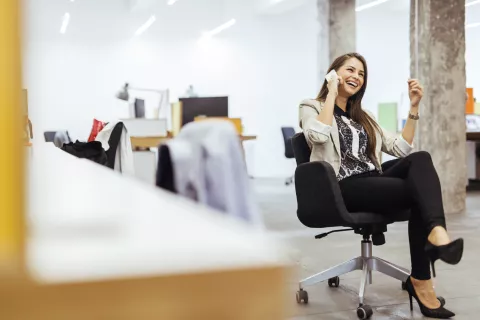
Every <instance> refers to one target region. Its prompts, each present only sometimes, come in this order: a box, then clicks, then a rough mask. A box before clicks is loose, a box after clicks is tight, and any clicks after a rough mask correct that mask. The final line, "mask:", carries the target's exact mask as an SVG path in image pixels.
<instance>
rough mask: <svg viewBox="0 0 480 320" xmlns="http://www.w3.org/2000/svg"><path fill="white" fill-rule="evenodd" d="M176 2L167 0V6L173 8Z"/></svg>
mask: <svg viewBox="0 0 480 320" xmlns="http://www.w3.org/2000/svg"><path fill="white" fill-rule="evenodd" d="M177 1H178V0H168V2H167V4H168V5H169V6H173V5H174V4H175V2H177Z"/></svg>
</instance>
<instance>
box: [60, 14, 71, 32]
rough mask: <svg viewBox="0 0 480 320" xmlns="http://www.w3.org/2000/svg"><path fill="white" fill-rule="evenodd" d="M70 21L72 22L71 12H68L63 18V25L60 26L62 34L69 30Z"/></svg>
mask: <svg viewBox="0 0 480 320" xmlns="http://www.w3.org/2000/svg"><path fill="white" fill-rule="evenodd" d="M69 23H70V13H68V12H66V13H65V14H64V15H63V18H62V26H61V27H60V33H61V34H65V32H67V27H68V24H69Z"/></svg>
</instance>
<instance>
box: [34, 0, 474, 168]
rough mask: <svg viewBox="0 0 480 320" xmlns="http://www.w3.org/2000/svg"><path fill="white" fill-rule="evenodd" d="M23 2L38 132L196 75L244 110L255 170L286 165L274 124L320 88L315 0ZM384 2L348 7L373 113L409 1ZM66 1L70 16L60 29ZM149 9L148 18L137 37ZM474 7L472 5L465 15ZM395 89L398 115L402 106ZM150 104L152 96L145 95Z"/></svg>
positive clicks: (396, 83) (101, 115)
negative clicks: (264, 9)
mask: <svg viewBox="0 0 480 320" xmlns="http://www.w3.org/2000/svg"><path fill="white" fill-rule="evenodd" d="M26 1H27V6H26V8H27V14H26V19H25V20H26V28H25V32H26V37H25V54H24V62H25V64H24V82H25V86H26V87H27V88H28V89H29V95H30V99H29V101H30V115H31V118H32V122H33V126H34V131H35V134H36V137H37V138H41V137H42V133H43V131H45V130H50V129H62V128H65V129H68V130H69V131H70V132H71V135H72V136H74V137H76V138H81V139H85V138H86V137H87V136H88V133H89V131H90V126H91V123H92V119H93V118H94V117H97V118H98V119H104V120H109V119H113V118H119V117H123V116H125V115H126V114H128V111H127V107H126V106H125V105H124V104H123V103H122V102H121V101H118V100H116V99H115V98H114V94H115V92H116V91H117V90H118V89H119V88H120V86H121V85H122V84H123V83H124V82H126V81H128V82H130V83H131V85H132V86H137V87H150V88H159V89H161V88H170V89H171V92H172V98H175V97H178V96H179V95H181V94H182V93H183V92H184V91H185V89H186V88H187V86H188V85H190V84H193V85H194V86H195V88H196V90H197V91H198V92H199V93H200V94H201V95H204V96H208V95H228V96H229V97H230V110H231V116H232V117H241V118H242V119H243V121H244V124H245V130H246V133H251V134H257V135H258V141H256V142H251V143H249V145H248V146H247V160H248V165H249V168H250V170H251V173H252V174H253V175H255V176H259V177H260V176H262V177H276V176H278V177H280V176H281V177H286V176H288V175H290V174H291V173H292V171H293V168H294V163H293V161H288V160H286V159H285V158H284V156H283V152H284V150H283V149H284V146H283V141H282V137H281V132H280V127H281V126H283V125H288V126H294V127H296V126H297V121H298V109H297V105H298V102H299V101H300V100H302V99H303V98H311V97H314V96H316V94H317V92H318V87H317V83H316V81H317V80H316V79H317V76H316V74H315V72H316V60H317V59H316V34H317V24H316V8H315V6H316V1H314V0H308V1H300V0H295V1H296V5H295V6H292V7H293V8H290V9H289V10H285V11H283V10H280V11H279V12H280V13H278V12H277V11H278V10H273V11H272V12H270V13H276V14H263V15H259V14H258V11H256V7H255V6H254V5H252V2H251V1H242V2H240V1H236V0H180V1H178V2H177V4H175V5H174V6H172V7H167V6H165V4H164V3H162V4H158V5H157V6H155V7H153V8H152V7H148V8H147V9H145V8H142V7H141V6H140V7H139V8H136V9H135V10H134V11H130V10H129V8H128V6H127V3H128V1H119V0H102V1H98V0H82V1H75V2H73V3H71V2H69V1H65V0H26ZM252 1H253V0H252ZM284 1H286V0H284ZM253 2H254V1H253ZM391 3H392V4H393V1H392V2H391ZM388 4H389V2H387V3H386V4H384V5H382V6H378V7H376V8H373V9H370V10H366V11H363V12H360V13H358V15H357V39H358V40H357V46H358V51H359V52H360V53H362V54H363V55H364V56H365V57H366V59H367V62H368V64H369V71H370V77H369V84H368V90H367V94H366V96H365V100H364V106H365V107H366V108H367V109H370V110H372V111H373V112H374V113H376V110H377V105H378V103H379V102H383V101H396V102H399V103H400V100H401V95H402V93H404V94H406V87H407V86H406V81H407V79H408V77H409V75H410V72H409V70H410V67H409V31H408V30H409V15H408V7H405V8H407V9H405V8H404V7H402V6H400V8H404V9H401V10H399V9H398V8H397V7H395V6H394V9H392V8H390V7H389V6H388ZM478 7H480V6H478ZM472 8H473V7H472ZM478 9H479V10H480V8H478ZM402 10H403V11H402ZM475 10H477V9H475ZM66 11H69V12H70V13H71V23H70V26H69V28H68V30H67V33H66V34H65V35H60V34H59V32H58V30H59V28H60V24H61V17H62V15H63V13H64V12H66ZM479 13H480V12H479ZM151 14H156V15H157V22H156V23H155V24H154V25H153V26H152V27H151V28H150V29H149V30H148V31H147V32H146V33H145V34H144V35H142V36H141V37H138V38H134V37H133V34H134V32H135V30H136V29H137V28H138V27H139V26H140V25H141V24H142V23H143V22H144V21H146V19H147V18H148V17H149V16H150V15H151ZM477 16H478V17H479V18H480V15H478V14H476V13H474V12H473V13H472V11H470V12H469V14H468V15H467V20H469V19H470V20H472V19H475V18H476V17H477ZM231 18H236V19H237V24H236V25H235V26H234V27H232V28H231V29H228V30H226V31H225V32H224V33H222V34H220V35H219V36H218V37H216V38H215V39H214V41H212V42H211V43H209V44H206V45H205V44H204V45H200V44H199V43H198V39H199V36H200V33H201V31H202V30H209V29H212V28H214V27H216V26H218V25H219V24H221V23H222V22H225V21H227V20H229V19H231ZM479 20H480V19H479ZM471 22H474V21H471ZM479 33H480V28H476V29H469V30H468V31H467V81H468V83H467V84H468V85H469V86H474V87H475V88H478V89H477V97H478V95H479V94H478V92H480V75H479V73H478V72H475V71H474V70H480V65H479V64H480V62H479V59H477V57H479V56H480V44H479V42H480V41H478V39H479ZM404 98H405V99H404V102H405V103H406V104H404V105H403V107H401V108H400V110H399V116H400V117H404V116H405V114H407V112H408V100H407V99H406V96H405V97H404ZM147 103H149V104H150V105H151V104H155V103H156V100H155V98H154V97H152V96H150V97H148V100H147Z"/></svg>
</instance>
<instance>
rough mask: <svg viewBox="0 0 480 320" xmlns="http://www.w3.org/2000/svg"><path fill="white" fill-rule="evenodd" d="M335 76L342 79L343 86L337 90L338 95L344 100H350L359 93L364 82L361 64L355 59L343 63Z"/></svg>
mask: <svg viewBox="0 0 480 320" xmlns="http://www.w3.org/2000/svg"><path fill="white" fill-rule="evenodd" d="M337 74H338V75H339V76H340V77H342V79H343V85H340V87H339V88H338V95H339V96H342V97H345V98H350V97H351V96H353V95H354V94H356V93H357V92H358V91H360V89H361V88H362V87H363V84H364V82H365V79H364V77H365V70H364V67H363V63H362V62H361V61H360V60H358V59H357V58H350V59H348V60H347V61H345V63H344V64H343V66H341V67H340V69H338V70H337Z"/></svg>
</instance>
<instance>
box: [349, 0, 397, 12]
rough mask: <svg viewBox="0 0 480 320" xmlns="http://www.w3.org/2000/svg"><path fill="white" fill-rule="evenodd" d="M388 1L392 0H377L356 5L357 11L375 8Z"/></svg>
mask: <svg viewBox="0 0 480 320" xmlns="http://www.w3.org/2000/svg"><path fill="white" fill-rule="evenodd" d="M387 1H390V0H375V1H372V2H369V3H366V4H362V5H361V6H358V7H356V8H355V11H357V12H360V11H363V10H366V9H369V8H373V7H376V6H378V5H380V4H382V3H385V2H387Z"/></svg>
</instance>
